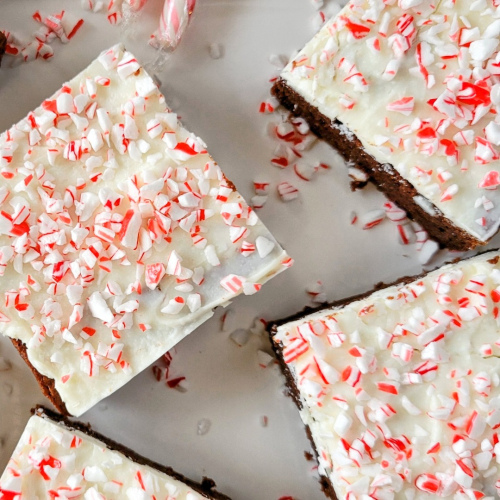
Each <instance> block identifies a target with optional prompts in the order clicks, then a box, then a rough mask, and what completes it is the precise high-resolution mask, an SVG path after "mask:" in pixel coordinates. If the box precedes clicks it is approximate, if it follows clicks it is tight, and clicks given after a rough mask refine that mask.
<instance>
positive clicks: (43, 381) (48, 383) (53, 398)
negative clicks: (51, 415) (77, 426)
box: [10, 339, 71, 417]
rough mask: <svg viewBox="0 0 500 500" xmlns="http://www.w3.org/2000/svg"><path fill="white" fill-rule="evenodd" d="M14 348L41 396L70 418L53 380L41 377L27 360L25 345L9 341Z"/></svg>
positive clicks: (19, 341) (14, 340)
mask: <svg viewBox="0 0 500 500" xmlns="http://www.w3.org/2000/svg"><path fill="white" fill-rule="evenodd" d="M10 340H11V342H12V344H14V347H15V348H16V349H17V350H18V352H19V354H20V355H21V357H22V358H23V359H24V361H25V362H26V364H27V365H28V366H29V368H30V370H31V371H32V373H33V375H34V376H35V378H36V381H37V382H38V384H39V386H40V389H41V390H42V392H43V395H44V396H45V397H46V398H47V399H48V400H49V401H50V402H51V403H52V404H53V405H54V406H55V407H56V408H57V411H59V412H60V413H62V414H63V415H65V416H67V417H69V416H71V415H70V413H69V412H68V410H67V409H66V405H65V404H64V401H63V400H62V398H61V396H60V394H59V393H58V392H57V389H56V384H55V382H54V379H51V378H49V377H46V376H45V375H42V374H41V373H40V372H39V371H38V370H37V369H36V368H35V367H34V366H33V365H32V364H31V361H30V360H29V358H28V350H27V349H26V344H24V343H23V342H22V341H21V340H17V339H10Z"/></svg>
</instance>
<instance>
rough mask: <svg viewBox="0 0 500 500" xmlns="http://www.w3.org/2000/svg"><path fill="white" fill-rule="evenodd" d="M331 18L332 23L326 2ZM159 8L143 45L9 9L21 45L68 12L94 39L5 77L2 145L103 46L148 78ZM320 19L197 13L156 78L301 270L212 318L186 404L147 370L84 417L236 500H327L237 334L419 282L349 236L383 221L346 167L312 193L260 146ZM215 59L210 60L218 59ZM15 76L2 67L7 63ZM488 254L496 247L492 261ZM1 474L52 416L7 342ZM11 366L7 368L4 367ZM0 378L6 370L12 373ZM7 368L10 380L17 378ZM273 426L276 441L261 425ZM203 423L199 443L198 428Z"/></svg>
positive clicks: (275, 392) (271, 12)
mask: <svg viewBox="0 0 500 500" xmlns="http://www.w3.org/2000/svg"><path fill="white" fill-rule="evenodd" d="M325 6H326V7H327V8H329V9H334V8H335V4H334V2H333V1H332V0H330V2H328V1H327V2H326V3H325ZM160 7H161V1H160V0H149V3H148V4H147V7H146V9H145V11H144V13H143V15H142V16H141V18H140V22H138V23H135V25H134V29H133V33H132V34H130V32H129V33H128V34H126V33H125V34H124V33H123V31H122V30H121V29H120V28H119V27H116V26H110V25H109V24H108V23H107V21H106V19H105V16H104V15H102V14H92V13H88V12H85V11H83V10H82V9H81V8H80V6H79V2H78V1H77V0H72V1H71V2H68V1H62V0H42V1H37V0H23V1H22V2H20V1H19V0H0V28H1V29H8V30H11V31H16V32H23V33H25V34H26V35H28V34H30V33H33V32H34V31H35V30H36V28H37V26H36V23H35V22H34V21H33V20H32V19H31V15H32V14H33V12H34V11H35V10H36V9H37V8H38V9H40V10H41V11H42V12H45V13H53V12H57V11H58V10H61V9H62V8H67V9H68V10H70V11H71V12H73V13H75V14H79V15H82V16H83V17H84V19H85V24H84V26H83V28H82V29H81V31H80V32H79V33H78V34H77V35H76V36H75V38H74V39H73V40H72V41H71V43H69V44H68V45H62V44H60V43H59V42H58V41H56V42H53V44H52V46H53V48H54V52H55V55H54V57H53V58H52V59H51V60H50V61H48V62H46V61H40V60H38V61H35V62H31V63H27V64H21V65H19V66H16V67H13V68H9V67H7V66H8V65H6V66H5V67H2V68H1V70H0V109H1V113H0V130H5V129H6V128H8V127H9V126H10V125H11V124H12V123H14V122H15V121H17V120H19V119H20V118H22V117H23V116H24V115H25V114H26V113H27V112H28V111H30V110H31V109H32V108H34V107H35V106H37V105H38V104H40V102H41V101H42V100H43V99H44V98H46V97H47V96H49V95H50V94H51V93H52V92H54V91H55V90H56V89H57V88H58V87H60V85H61V84H62V83H63V82H64V81H65V80H67V79H69V78H71V77H72V76H74V75H75V74H76V73H77V72H78V71H80V70H81V69H83V68H84V67H85V66H86V65H87V64H88V63H89V62H90V61H91V60H92V59H94V58H95V57H96V56H97V55H98V53H99V52H100V51H101V50H103V49H105V48H107V47H108V46H110V45H112V44H113V43H116V42H117V41H120V40H121V41H123V42H124V43H125V44H126V46H127V47H128V48H129V49H130V50H131V51H133V52H134V53H135V54H136V55H137V56H138V57H139V58H140V59H141V60H142V62H143V63H145V64H146V65H148V63H149V65H150V66H149V67H151V63H152V62H153V60H154V59H155V57H156V53H155V51H154V50H153V49H152V48H151V47H149V46H148V45H147V39H148V37H149V34H150V33H151V32H152V31H153V29H154V28H155V27H156V22H157V17H158V14H159V10H160ZM314 15H316V10H315V8H314V7H313V3H312V2H311V1H310V0H199V1H198V5H197V7H196V12H195V16H194V19H193V22H192V24H191V26H190V28H189V30H188V32H187V34H186V36H185V38H184V40H183V41H182V44H181V45H180V47H179V48H178V50H177V51H175V52H174V53H173V54H172V55H171V56H170V57H169V59H168V61H167V62H166V64H165V65H164V66H163V67H162V69H161V71H159V72H158V76H159V78H160V80H161V82H162V85H161V89H162V91H163V92H164V93H165V95H166V97H167V101H168V102H169V103H170V105H171V107H173V108H174V110H175V111H177V112H178V113H179V114H180V115H181V116H182V120H183V122H184V123H185V125H186V126H187V127H188V128H189V129H190V130H192V131H194V132H195V133H197V134H198V135H200V136H201V137H202V138H203V139H204V140H205V141H206V142H207V144H208V148H209V150H210V152H211V154H212V155H213V156H214V157H215V158H216V160H217V161H218V162H219V163H220V165H221V167H222V168H223V170H224V172H225V173H226V175H227V176H228V177H229V178H230V179H231V180H232V181H233V182H234V183H235V184H236V186H237V188H238V190H239V191H240V192H241V193H242V194H243V196H245V197H246V198H247V199H249V198H250V197H251V196H252V195H253V194H254V193H253V188H252V182H253V180H254V179H255V178H256V177H257V176H259V177H261V178H262V177H264V178H267V179H268V180H269V181H270V182H271V183H272V191H271V195H270V198H269V201H268V202H267V204H266V205H265V207H264V208H263V209H262V210H261V211H260V212H259V215H260V217H261V218H262V219H263V221H264V222H265V223H266V224H267V226H268V227H269V228H270V229H271V231H273V233H274V234H275V236H276V237H277V239H278V240H279V241H280V242H281V243H282V244H283V246H284V247H285V248H286V249H287V251H288V252H289V254H290V255H291V256H292V257H293V258H294V259H295V266H294V267H293V268H292V269H290V270H288V271H286V272H285V273H283V274H282V275H280V276H279V277H277V278H275V279H273V280H272V281H271V282H270V283H268V284H267V285H265V286H264V288H263V289H262V291H261V292H259V293H258V294H257V295H254V296H251V297H240V298H238V299H237V300H236V301H235V302H234V303H233V304H232V305H231V306H230V310H231V311H232V313H233V314H232V315H231V317H230V319H229V321H228V323H227V326H228V329H227V330H226V331H221V328H220V317H221V315H222V314H223V313H224V311H222V310H219V311H218V312H217V313H216V314H215V316H214V317H213V318H212V319H211V320H210V321H208V322H207V323H205V324H204V325H203V326H202V327H200V328H199V329H198V330H197V331H196V332H194V333H192V334H191V335H190V336H189V337H188V338H186V339H185V340H184V341H182V342H181V343H180V344H179V345H178V346H177V348H176V352H175V353H174V359H173V362H172V370H173V373H175V374H178V375H182V376H185V377H186V380H187V392H184V393H181V392H178V391H176V390H172V389H169V388H167V387H166V386H165V385H164V383H159V382H156V380H155V378H154V377H153V374H152V371H151V370H150V369H148V370H146V371H145V372H143V373H142V374H141V375H139V376H138V377H136V378H135V379H134V380H133V381H132V382H131V383H129V384H128V385H127V386H125V387H124V388H122V389H121V390H119V391H118V392H117V393H115V394H114V395H113V396H111V397H110V398H108V399H107V400H105V401H103V402H101V403H100V404H98V405H97V406H96V407H95V408H93V409H92V410H90V411H89V412H87V413H86V414H84V415H83V417H82V418H81V420H83V421H89V422H90V423H91V424H92V425H93V427H94V428H95V429H96V430H98V431H99V432H102V433H104V434H106V435H108V436H109V437H111V438H113V439H115V440H118V441H121V442H122V443H123V444H125V445H127V446H129V447H132V448H134V449H135V450H136V451H137V452H139V453H141V454H143V455H145V456H147V457H149V458H151V459H153V460H156V461H158V462H161V463H164V464H168V465H171V466H172V467H174V468H175V469H177V470H178V471H180V472H182V473H184V474H186V475H188V476H191V477H193V478H195V479H196V478H200V477H201V476H202V475H208V476H210V477H212V478H214V479H215V480H216V481H217V484H218V486H219V489H220V490H221V491H223V492H225V493H226V494H228V495H229V496H231V497H232V498H234V499H235V500H244V499H245V500H246V499H247V500H253V499H260V500H278V499H279V498H280V497H282V496H292V497H293V498H294V499H297V500H320V499H322V498H324V496H323V494H322V493H321V491H320V488H319V483H318V482H317V479H316V478H315V476H314V473H313V472H312V469H313V467H314V464H313V463H312V462H308V461H307V460H306V459H305V457H304V451H308V450H309V449H310V448H309V443H308V441H307V439H306V437H305V433H304V431H303V428H302V425H301V422H300V418H299V415H298V412H297V410H296V408H295V407H294V405H293V403H292V401H291V400H290V399H289V398H286V397H285V396H284V395H283V379H282V377H281V374H280V373H279V371H278V369H277V367H275V366H274V367H273V366H272V367H270V368H267V369H262V368H260V367H259V366H258V362H257V350H258V349H259V348H263V349H264V350H267V351H270V346H269V342H268V341H267V340H266V338H258V337H256V336H252V338H251V340H250V342H249V343H248V344H247V345H245V346H243V347H237V346H236V345H235V344H234V343H233V342H232V341H231V340H229V334H230V333H231V331H233V330H235V329H238V328H248V327H250V326H251V324H252V321H253V318H254V317H255V316H260V317H264V318H266V319H278V318H281V317H284V316H287V315H290V314H293V313H295V312H297V311H298V310H300V309H302V308H303V307H304V306H305V305H307V304H308V303H309V297H308V296H307V294H306V293H305V287H306V286H308V285H310V284H312V283H314V282H315V281H316V280H318V279H320V280H322V282H323V283H324V288H325V292H326V294H327V298H328V299H329V300H335V299H340V298H344V297H347V296H350V295H353V294H355V293H359V292H362V291H365V290H367V289H370V288H371V287H372V286H373V285H374V284H375V283H377V282H380V281H385V282H390V281H392V280H395V279H397V278H398V277H400V276H403V275H408V274H415V273H418V272H420V271H421V266H420V264H419V263H418V260H417V259H416V257H415V251H414V249H413V248H412V247H404V246H401V245H399V244H398V240H397V237H396V233H395V231H396V229H395V226H394V225H393V224H392V223H390V222H388V221H385V222H384V223H383V224H381V225H380V226H378V227H376V228H375V229H372V230H370V231H363V230H362V229H361V228H360V227H359V225H354V226H353V225H351V224H350V214H351V212H352V211H356V212H357V213H359V214H362V213H365V212H367V211H369V210H371V209H373V208H381V207H382V205H383V202H384V198H383V197H382V196H381V195H380V194H379V193H378V192H376V190H375V189H374V188H373V187H368V188H367V189H364V190H363V191H360V192H356V193H351V191H350V188H349V179H348V177H347V173H346V168H345V165H344V163H343V162H342V161H341V160H340V158H339V156H338V155H337V154H336V153H335V152H333V151H332V150H331V149H330V148H328V147H327V146H326V145H324V144H320V145H319V146H316V147H315V148H314V149H313V150H312V151H311V152H309V153H308V157H309V158H313V159H317V160H321V161H324V162H327V163H329V164H331V165H332V167H333V168H332V169H331V170H330V171H328V172H326V173H323V174H322V175H321V176H318V177H316V178H315V179H313V180H312V181H311V182H304V181H301V180H299V179H298V178H297V177H296V176H295V175H294V174H293V172H292V171H291V170H279V169H277V168H275V167H272V166H271V165H270V163H269V160H270V158H271V157H272V154H273V150H274V148H275V146H276V143H275V142H274V141H273V140H271V139H270V138H269V137H268V136H266V132H265V128H266V123H267V122H268V121H269V120H270V119H272V117H264V116H263V115H260V114H259V113H258V108H259V104H260V102H261V101H262V100H263V99H265V98H266V97H267V96H268V91H269V87H270V84H269V81H268V80H269V78H270V77H271V76H272V75H273V74H274V73H275V68H274V67H273V66H272V64H270V62H269V55H270V54H285V55H287V56H289V55H291V54H292V52H293V51H294V50H296V49H299V48H301V46H302V45H303V44H304V43H305V42H306V41H307V40H308V39H309V38H310V37H311V36H312V34H313V33H314V23H313V22H312V18H313V16H314ZM211 43H220V44H221V45H222V46H223V57H222V58H221V59H218V60H214V59H212V58H211V57H210V55H209V51H208V46H209V45H210V44H211ZM6 62H7V63H8V60H6ZM281 180H290V181H292V182H293V183H294V184H295V185H297V187H299V189H300V196H299V198H298V199H297V200H294V201H292V202H290V203H283V202H281V201H280V200H279V198H278V196H277V194H276V184H277V183H278V182H279V181H281ZM493 246H494V245H493ZM0 357H1V358H2V359H3V360H4V361H7V362H8V364H9V365H10V369H7V370H2V371H0V470H3V468H4V467H5V465H6V463H7V460H8V457H9V456H10V453H11V452H12V450H13V448H14V446H15V444H16V442H17V439H18V438H19V436H20V434H21V431H22V428H24V425H25V423H26V422H27V420H28V418H29V409H30V408H31V407H32V406H33V405H34V404H36V403H45V400H44V398H43V396H42V395H41V393H40V391H39V389H38V386H37V384H36V382H35V381H34V379H33V377H32V375H31V373H30V372H29V370H28V369H27V367H26V366H25V365H24V362H23V361H22V360H21V359H20V357H19V356H18V355H17V353H16V351H15V350H14V348H13V347H12V346H11V345H10V342H9V341H7V340H6V339H4V338H0ZM0 361H1V360H0ZM4 364H5V363H3V364H2V363H0V369H1V368H2V367H3V368H6V366H3V365H4ZM7 368H8V366H7ZM262 416H267V417H268V422H269V423H268V426H267V427H264V426H262V424H261V417H262ZM201 419H209V420H210V421H211V426H210V429H209V430H208V432H207V433H206V434H204V435H198V434H197V427H198V422H199V421H200V420H201Z"/></svg>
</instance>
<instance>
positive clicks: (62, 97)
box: [56, 92, 74, 114]
mask: <svg viewBox="0 0 500 500" xmlns="http://www.w3.org/2000/svg"><path fill="white" fill-rule="evenodd" d="M56 106H57V112H58V113H60V114H69V113H73V111H74V104H73V97H72V96H71V94H68V93H66V92H63V93H61V94H59V95H58V96H57V99H56Z"/></svg>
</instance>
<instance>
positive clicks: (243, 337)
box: [229, 328, 250, 347]
mask: <svg viewBox="0 0 500 500" xmlns="http://www.w3.org/2000/svg"><path fill="white" fill-rule="evenodd" d="M229 338H230V339H231V340H232V341H233V342H234V343H235V344H236V345H237V346H238V347H243V346H244V345H246V344H247V343H248V341H249V339H250V332H249V331H248V330H244V329H243V328H239V329H238V330H235V331H234V332H232V333H231V334H230V335H229Z"/></svg>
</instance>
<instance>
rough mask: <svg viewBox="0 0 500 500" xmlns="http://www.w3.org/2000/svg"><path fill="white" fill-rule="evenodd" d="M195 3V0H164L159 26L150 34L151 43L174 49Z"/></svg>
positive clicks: (189, 18)
mask: <svg viewBox="0 0 500 500" xmlns="http://www.w3.org/2000/svg"><path fill="white" fill-rule="evenodd" d="M195 5H196V0H165V4H164V5H163V11H162V13H161V17H160V26H159V28H158V30H157V31H156V32H155V33H154V34H153V36H152V44H153V45H154V46H157V47H162V48H169V49H171V50H173V49H175V48H176V47H177V45H178V43H179V42H180V40H181V38H182V35H183V34H184V31H185V30H186V28H187V26H188V24H189V21H190V20H191V15H192V14H193V10H194V8H195Z"/></svg>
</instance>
